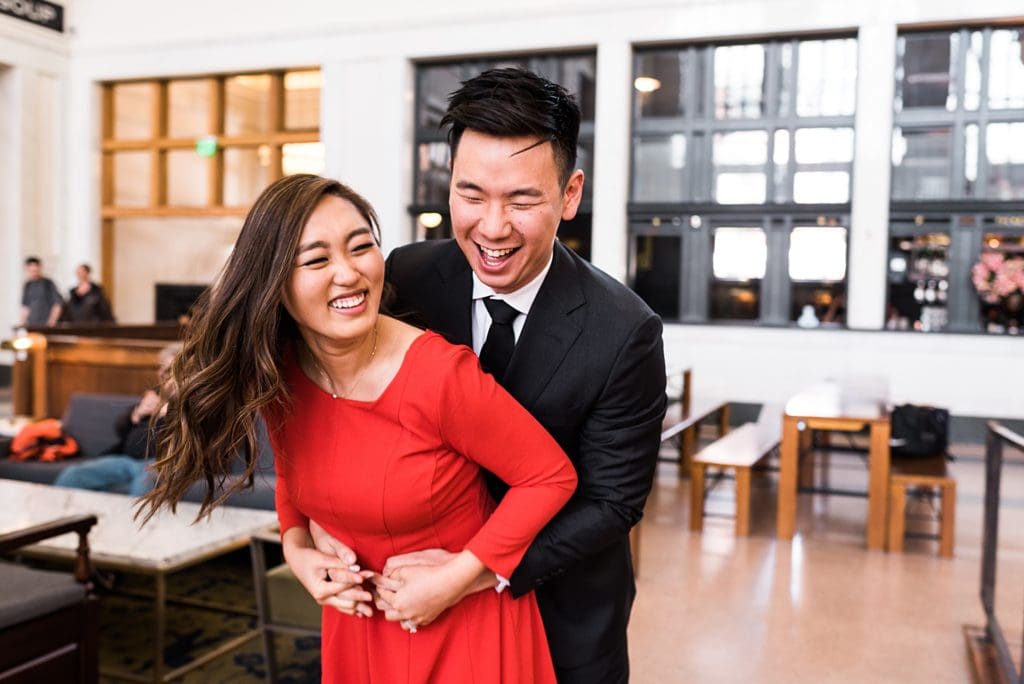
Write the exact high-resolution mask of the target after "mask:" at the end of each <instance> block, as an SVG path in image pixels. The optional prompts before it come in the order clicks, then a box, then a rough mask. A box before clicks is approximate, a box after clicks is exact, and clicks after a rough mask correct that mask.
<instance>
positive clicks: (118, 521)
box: [0, 479, 277, 573]
mask: <svg viewBox="0 0 1024 684" xmlns="http://www.w3.org/2000/svg"><path fill="white" fill-rule="evenodd" d="M135 502H136V499H135V498H133V497H130V496H127V495H124V494H107V493H103V492H90V491H85V490H81V489H65V488H61V487H52V486H49V485H42V484H35V483H31V482H20V481H16V480H6V479H0V534H3V533H6V532H13V531H15V530H20V529H24V528H26V527H31V526H33V525H39V524H42V523H45V522H49V521H51V520H56V519H58V518H63V517H66V516H69V515H79V514H86V513H91V514H93V515H95V516H96V517H97V519H98V521H99V522H98V523H97V524H96V526H95V527H93V528H92V531H91V532H89V552H90V557H91V558H92V559H93V562H95V563H96V564H97V565H99V566H109V567H122V568H129V569H133V570H136V571H139V572H143V573H147V572H170V571H173V570H177V569H180V568H184V567H187V566H189V565H193V564H195V563H198V562H200V561H202V560H205V559H206V558H209V557H212V556H215V555H219V554H220V553H225V552H227V551H229V550H231V549H233V548H238V547H240V546H244V545H245V544H247V543H248V541H249V537H250V536H252V535H253V534H254V533H256V532H260V531H264V530H267V529H269V528H272V527H274V526H275V525H276V524H277V514H276V513H274V512H273V511H262V510H255V509H250V508H238V507H232V506H220V507H218V508H216V509H214V511H213V513H212V515H211V516H210V517H209V518H206V519H203V520H201V521H200V522H197V523H193V520H195V517H196V514H197V513H198V512H199V505H198V504H193V503H179V504H178V510H177V513H176V514H174V515H172V514H171V513H170V512H169V511H166V510H162V511H161V512H160V513H158V514H157V515H155V516H154V517H153V518H152V519H151V520H150V521H149V522H148V523H147V524H146V525H145V527H142V528H141V529H140V527H139V524H138V523H137V522H136V521H135V520H134V519H133V516H134V515H135ZM77 546H78V535H76V534H74V533H69V534H66V535H62V536H60V537H54V538H53V539H48V540H46V541H44V542H40V543H39V544H35V545H33V546H32V547H31V548H32V549H33V550H35V551H37V552H39V553H40V554H41V555H52V556H58V557H69V558H70V557H73V556H74V550H75V548H76V547H77Z"/></svg>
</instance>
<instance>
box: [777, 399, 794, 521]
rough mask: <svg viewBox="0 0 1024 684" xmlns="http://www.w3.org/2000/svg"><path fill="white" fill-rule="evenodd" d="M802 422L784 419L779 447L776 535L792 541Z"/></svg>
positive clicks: (787, 417) (785, 417)
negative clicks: (799, 427)
mask: <svg viewBox="0 0 1024 684" xmlns="http://www.w3.org/2000/svg"><path fill="white" fill-rule="evenodd" d="M799 422H800V421H799V420H798V419H797V418H793V417H791V416H783V418H782V443H781V444H780V446H779V495H778V496H779V500H778V505H777V508H776V515H775V535H776V536H777V537H778V538H779V539H792V538H793V533H794V532H796V479H797V472H796V471H797V451H799V445H800V430H799V429H798V428H797V424H798V423H799Z"/></svg>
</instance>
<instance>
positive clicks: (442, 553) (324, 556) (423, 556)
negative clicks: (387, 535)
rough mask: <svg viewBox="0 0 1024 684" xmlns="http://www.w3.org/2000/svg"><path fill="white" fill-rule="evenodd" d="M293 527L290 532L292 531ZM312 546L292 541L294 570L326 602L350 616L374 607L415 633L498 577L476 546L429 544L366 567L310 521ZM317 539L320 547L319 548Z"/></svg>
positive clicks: (289, 551) (288, 555)
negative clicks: (479, 556) (377, 566)
mask: <svg viewBox="0 0 1024 684" xmlns="http://www.w3.org/2000/svg"><path fill="white" fill-rule="evenodd" d="M292 532H293V530H288V532H286V540H287V536H288V535H289V534H291V533H292ZM295 532H296V533H297V535H298V534H302V535H305V537H306V539H308V540H309V541H310V543H309V544H308V545H306V544H300V545H299V546H300V547H304V548H296V547H295V545H291V549H289V545H288V544H286V553H285V556H286V559H287V560H288V564H289V566H290V567H291V568H292V572H294V573H295V576H296V577H297V578H298V579H299V581H300V582H301V583H302V584H303V586H304V587H305V588H306V590H307V591H308V592H309V593H310V595H311V596H312V597H313V598H314V599H315V600H316V601H317V603H319V604H320V605H326V606H331V607H332V608H335V609H336V610H339V611H341V612H342V613H345V614H347V615H354V616H358V617H370V616H371V615H373V610H374V607H376V609H377V610H379V611H381V612H382V613H383V614H384V617H385V618H386V619H387V620H389V621H392V622H398V623H399V624H401V626H402V628H403V629H405V630H407V631H409V632H415V631H416V629H417V628H418V627H423V626H426V625H429V624H430V623H431V622H433V621H434V620H435V619H436V618H437V616H438V615H440V614H441V613H442V612H444V611H445V610H446V609H447V608H449V607H450V606H452V605H454V604H456V603H458V602H459V601H460V600H462V598H464V597H465V596H467V595H468V594H471V593H474V592H476V591H481V590H483V589H487V588H493V587H494V586H495V585H496V584H497V578H496V576H495V575H494V573H493V572H491V571H490V570H488V569H487V568H486V567H485V566H484V565H483V563H481V562H480V561H479V559H477V558H476V556H474V555H473V554H472V553H471V552H470V551H462V552H460V553H454V552H451V551H446V550H444V549H426V550H422V551H415V552H412V553H406V554H401V555H397V556H393V557H391V558H389V559H388V560H387V562H386V563H385V565H384V567H383V568H382V569H381V571H380V572H374V571H372V570H367V569H362V568H360V567H359V566H358V565H357V564H356V554H355V552H354V551H353V550H352V549H350V548H349V547H348V546H346V545H345V544H343V543H342V542H340V541H338V540H337V539H335V538H334V537H332V536H331V535H330V534H329V533H328V532H327V531H325V530H324V529H323V528H322V527H320V526H319V525H317V524H316V523H315V522H313V521H310V531H309V533H308V534H306V533H305V531H299V530H295ZM314 544H315V547H314Z"/></svg>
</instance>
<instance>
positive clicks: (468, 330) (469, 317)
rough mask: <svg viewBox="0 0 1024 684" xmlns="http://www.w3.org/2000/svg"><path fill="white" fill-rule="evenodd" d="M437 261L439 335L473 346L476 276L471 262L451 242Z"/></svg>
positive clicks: (436, 300) (436, 294) (435, 318)
mask: <svg viewBox="0 0 1024 684" xmlns="http://www.w3.org/2000/svg"><path fill="white" fill-rule="evenodd" d="M449 247H450V249H448V250H446V252H445V253H444V254H443V255H442V256H441V258H440V259H438V260H437V264H436V268H437V274H438V279H439V285H440V287H439V288H438V291H437V292H436V293H434V295H435V296H434V297H433V299H434V302H435V304H434V306H436V309H435V312H436V316H435V317H434V318H433V323H434V324H435V325H436V326H437V332H440V333H441V334H443V335H444V336H445V337H446V338H447V339H448V341H449V342H452V343H453V344H464V345H466V346H468V347H472V346H473V276H472V272H471V271H470V270H469V262H467V261H466V257H465V255H463V253H462V250H461V249H459V246H458V244H457V243H456V242H455V241H454V240H452V241H451V243H450V244H449Z"/></svg>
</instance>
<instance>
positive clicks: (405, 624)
mask: <svg viewBox="0 0 1024 684" xmlns="http://www.w3.org/2000/svg"><path fill="white" fill-rule="evenodd" d="M402 626H403V627H405V628H406V629H407V630H409V634H415V633H416V625H414V624H413V623H412V620H402Z"/></svg>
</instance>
